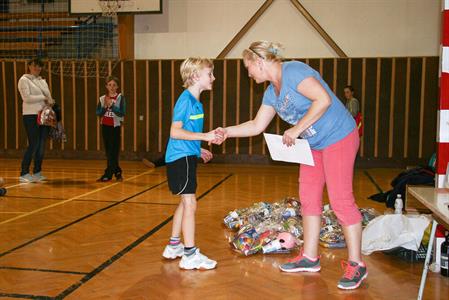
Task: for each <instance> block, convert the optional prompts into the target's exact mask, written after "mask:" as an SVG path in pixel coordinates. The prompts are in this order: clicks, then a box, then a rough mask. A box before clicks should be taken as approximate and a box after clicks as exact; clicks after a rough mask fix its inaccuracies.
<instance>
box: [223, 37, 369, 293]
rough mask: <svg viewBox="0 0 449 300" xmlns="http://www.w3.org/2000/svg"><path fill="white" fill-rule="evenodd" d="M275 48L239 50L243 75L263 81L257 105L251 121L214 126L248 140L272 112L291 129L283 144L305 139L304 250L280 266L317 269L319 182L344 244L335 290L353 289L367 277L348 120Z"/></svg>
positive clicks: (317, 79)
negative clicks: (310, 161) (308, 158)
mask: <svg viewBox="0 0 449 300" xmlns="http://www.w3.org/2000/svg"><path fill="white" fill-rule="evenodd" d="M280 47H281V46H280V45H279V44H276V43H272V42H267V41H258V42H254V43H252V44H251V45H250V47H249V48H247V49H245V50H244V51H243V61H244V64H245V67H246V68H247V69H248V73H249V76H250V77H252V78H253V79H254V80H255V81H256V82H257V83H262V82H265V81H269V82H270V85H269V86H268V88H267V89H266V90H265V93H264V96H263V101H262V105H261V107H260V108H259V111H258V113H257V115H256V117H255V118H254V120H251V121H248V122H245V123H243V124H240V125H236V126H231V127H226V128H218V129H217V132H218V133H219V134H221V135H223V137H224V138H227V137H248V136H254V135H258V134H260V133H262V132H263V131H264V130H265V128H266V127H267V126H268V124H270V122H271V120H272V119H273V117H274V116H275V115H276V113H277V114H278V115H279V116H280V117H281V118H282V119H283V120H284V121H286V122H287V123H289V124H291V125H292V127H291V128H290V129H288V130H286V131H285V132H284V135H283V143H284V144H286V145H287V146H291V145H293V144H294V143H295V139H296V138H298V137H301V138H303V139H307V140H308V142H309V143H310V146H311V148H312V154H313V158H314V161H315V166H313V167H312V166H307V165H301V166H300V172H299V183H300V184H299V195H300V200H301V206H302V208H301V209H302V216H303V226H304V247H303V249H302V251H301V253H300V254H299V255H298V256H297V257H296V258H294V259H292V260H291V261H289V262H288V263H286V264H283V265H281V266H280V269H281V270H282V271H284V272H317V271H319V270H320V269H321V266H320V258H319V256H318V242H319V234H320V225H321V211H322V194H323V188H324V184H326V185H327V190H328V194H329V198H330V203H331V206H332V209H333V210H334V211H335V214H336V216H337V218H338V220H339V222H340V224H341V225H342V227H343V231H344V234H345V238H346V243H347V246H348V255H349V257H348V261H347V262H345V265H344V267H345V273H344V275H343V277H342V278H341V279H340V280H339V282H338V287H339V288H341V289H355V288H357V287H359V286H360V284H361V282H362V281H363V280H364V279H365V278H366V277H367V275H368V273H367V270H366V266H365V264H364V263H363V262H362V258H361V235H362V225H361V219H362V218H361V214H360V212H359V210H358V208H357V206H356V204H355V199H354V195H353V192H352V178H353V172H354V161H355V156H356V153H357V150H358V147H359V136H358V133H357V130H356V124H355V122H354V119H353V118H352V116H351V115H350V114H349V112H348V111H347V110H346V109H345V107H344V106H343V104H342V103H341V102H340V100H339V99H338V98H337V97H336V96H335V95H334V93H333V92H332V91H331V90H330V89H329V87H328V85H327V84H326V83H325V82H324V81H323V79H322V78H321V76H320V74H319V73H318V72H316V71H315V70H313V69H312V68H310V67H309V66H308V65H306V64H303V63H301V62H296V61H292V62H285V63H282V58H281V56H280V54H279V51H280Z"/></svg>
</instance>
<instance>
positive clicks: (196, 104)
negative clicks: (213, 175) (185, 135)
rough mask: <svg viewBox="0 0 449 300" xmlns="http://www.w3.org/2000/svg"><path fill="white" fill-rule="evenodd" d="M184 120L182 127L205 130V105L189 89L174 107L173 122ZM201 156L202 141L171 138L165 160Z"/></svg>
mask: <svg viewBox="0 0 449 300" xmlns="http://www.w3.org/2000/svg"><path fill="white" fill-rule="evenodd" d="M178 121H181V122H182V129H184V130H188V131H191V132H203V123H204V111H203V105H202V104H201V102H200V101H198V100H197V99H196V98H195V97H194V96H193V95H192V94H191V93H190V92H189V90H184V92H182V94H181V95H180V96H179V98H178V100H177V101H176V104H175V107H174V109H173V119H172V122H178ZM191 155H196V156H198V157H200V156H201V141H188V140H177V139H173V138H170V139H169V140H168V144H167V151H166V153H165V162H167V163H169V162H173V161H175V160H177V159H180V158H182V157H186V156H191Z"/></svg>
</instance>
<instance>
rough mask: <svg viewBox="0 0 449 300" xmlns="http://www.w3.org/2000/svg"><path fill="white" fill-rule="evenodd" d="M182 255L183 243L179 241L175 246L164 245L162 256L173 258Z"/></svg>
mask: <svg viewBox="0 0 449 300" xmlns="http://www.w3.org/2000/svg"><path fill="white" fill-rule="evenodd" d="M183 255H184V245H183V244H182V243H180V244H179V245H177V246H170V245H167V246H165V249H164V252H163V253H162V256H163V257H165V258H166V259H175V258H178V257H182V256H183Z"/></svg>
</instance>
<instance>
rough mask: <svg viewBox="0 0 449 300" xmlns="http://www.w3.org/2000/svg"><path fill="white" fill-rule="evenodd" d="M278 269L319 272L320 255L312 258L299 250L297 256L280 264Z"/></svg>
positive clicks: (292, 271) (289, 271)
mask: <svg viewBox="0 0 449 300" xmlns="http://www.w3.org/2000/svg"><path fill="white" fill-rule="evenodd" d="M279 269H281V271H284V272H288V273H295V272H319V271H320V270H321V265H320V257H317V258H316V259H315V260H312V259H310V258H308V257H306V256H304V253H303V251H301V252H300V253H299V255H298V256H296V257H295V258H293V259H291V260H289V261H288V262H287V263H286V264H283V265H280V266H279Z"/></svg>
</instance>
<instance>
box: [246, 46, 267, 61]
mask: <svg viewBox="0 0 449 300" xmlns="http://www.w3.org/2000/svg"><path fill="white" fill-rule="evenodd" d="M248 50H249V51H251V52H252V53H254V54H256V55H257V56H258V57H259V58H262V59H265V57H263V56H262V55H260V54H259V53H257V52H256V51H254V50H253V49H251V48H248Z"/></svg>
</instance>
